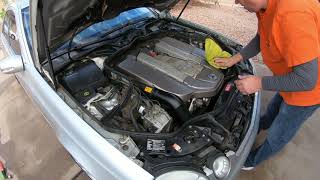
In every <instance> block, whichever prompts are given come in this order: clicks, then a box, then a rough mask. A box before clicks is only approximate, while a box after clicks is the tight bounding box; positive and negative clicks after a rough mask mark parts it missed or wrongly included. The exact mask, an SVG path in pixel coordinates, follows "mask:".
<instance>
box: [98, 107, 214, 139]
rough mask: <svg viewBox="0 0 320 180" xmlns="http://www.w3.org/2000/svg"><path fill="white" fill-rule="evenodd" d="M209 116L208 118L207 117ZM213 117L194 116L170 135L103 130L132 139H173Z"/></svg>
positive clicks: (207, 114) (211, 115) (211, 114)
mask: <svg viewBox="0 0 320 180" xmlns="http://www.w3.org/2000/svg"><path fill="white" fill-rule="evenodd" d="M209 115H210V116H209ZM214 116H215V114H214V112H209V113H206V114H202V115H199V116H196V117H194V118H191V119H189V121H187V122H185V123H184V124H183V125H182V126H181V127H180V128H179V129H177V130H176V131H174V132H171V133H157V134H155V133H150V132H132V131H126V130H121V129H115V128H112V127H108V126H104V128H105V129H106V130H107V131H109V132H112V133H117V134H124V135H129V136H132V137H138V138H155V139H168V138H172V137H175V136H176V135H177V134H179V133H180V132H181V131H183V130H184V129H185V128H186V127H187V126H189V125H192V124H194V123H198V122H201V121H205V120H211V119H212V118H213V117H214Z"/></svg>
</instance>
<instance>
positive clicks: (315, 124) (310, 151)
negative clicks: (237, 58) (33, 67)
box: [0, 3, 320, 180]
mask: <svg viewBox="0 0 320 180" xmlns="http://www.w3.org/2000/svg"><path fill="white" fill-rule="evenodd" d="M180 7H181V6H179V7H178V8H176V9H175V10H173V13H174V14H177V13H178V12H179V8H180ZM182 17H183V18H186V19H189V20H192V21H194V22H197V23H199V24H202V25H205V26H208V27H209V28H211V29H214V30H216V31H218V32H221V33H223V34H225V35H227V36H228V37H230V38H232V39H234V40H236V41H238V42H241V43H243V44H246V43H247V42H248V41H249V40H250V38H252V37H253V36H254V35H255V33H256V24H257V22H256V18H255V15H254V14H250V13H248V12H246V11H245V10H243V9H241V8H237V7H233V6H221V7H218V6H208V5H203V4H200V3H198V4H196V3H195V4H193V6H192V7H191V8H188V9H186V11H185V12H184V15H183V16H182ZM0 48H1V49H2V47H0ZM4 56H5V55H4V54H3V51H0V59H1V58H2V57H4ZM256 67H257V70H258V72H259V74H261V75H267V74H270V72H269V71H268V70H267V68H266V67H265V66H264V65H263V64H260V63H256ZM272 94H273V93H271V92H263V98H262V105H263V107H262V111H264V109H265V107H266V104H267V103H268V101H269V100H270V98H271V96H272ZM0 114H1V115H0V159H1V160H3V161H5V162H6V164H7V166H8V167H9V170H10V171H12V172H13V173H14V174H15V179H21V180H35V179H36V180H38V179H39V180H42V179H46V180H57V179H59V180H60V179H62V180H68V179H71V177H73V176H74V175H75V174H76V173H78V172H79V167H78V166H77V165H75V164H74V162H73V161H72V159H71V158H70V157H69V155H68V153H67V152H66V151H65V150H64V148H63V147H62V146H61V145H60V144H59V142H58V141H57V140H56V138H55V135H54V133H53V132H52V130H51V129H50V127H49V126H48V125H47V123H46V122H45V120H44V118H43V116H42V115H41V113H40V112H39V111H38V108H37V107H36V106H35V105H34V104H33V103H32V101H31V100H30V99H29V97H28V96H27V95H26V93H25V92H24V91H23V89H22V87H21V86H20V85H19V83H18V82H17V81H16V79H15V78H14V76H12V75H0ZM319 117H320V112H319V111H317V112H316V113H315V114H314V115H313V116H312V117H311V118H310V119H309V120H308V121H307V122H306V123H305V124H304V126H303V127H302V128H301V130H300V132H299V134H298V135H297V136H296V137H295V138H294V140H293V141H292V142H291V143H289V144H288V146H287V147H286V148H285V149H284V150H283V151H281V152H280V153H279V154H278V155H276V156H275V157H274V158H272V159H270V160H268V161H266V162H265V163H263V164H262V165H261V166H259V167H257V168H256V169H255V170H254V171H250V172H241V173H240V176H239V179H240V180H245V179H246V180H248V179H249V180H251V179H252V180H253V179H259V180H279V179H280V180H289V179H290V180H300V179H307V180H309V179H318V172H317V171H318V169H319V166H320V162H319V158H318V152H319V151H320V136H319V130H318V129H319V128H320V121H319V119H320V118H319ZM78 179H88V178H87V177H85V176H82V177H80V178H78Z"/></svg>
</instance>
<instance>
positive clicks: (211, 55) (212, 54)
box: [205, 38, 232, 69]
mask: <svg viewBox="0 0 320 180" xmlns="http://www.w3.org/2000/svg"><path fill="white" fill-rule="evenodd" d="M205 55H206V61H207V62H208V63H209V64H210V65H211V66H213V67H215V68H217V69H226V67H221V66H219V65H217V64H216V62H215V59H216V58H229V57H231V56H232V55H231V54H230V53H228V52H227V51H224V50H222V49H221V47H220V46H219V45H218V44H217V43H216V42H215V41H214V40H213V39H211V38H207V39H206V42H205Z"/></svg>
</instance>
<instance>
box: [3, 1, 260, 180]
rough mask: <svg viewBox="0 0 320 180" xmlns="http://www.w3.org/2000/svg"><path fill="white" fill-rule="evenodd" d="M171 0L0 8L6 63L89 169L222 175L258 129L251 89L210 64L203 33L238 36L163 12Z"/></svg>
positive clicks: (229, 46) (237, 70)
mask: <svg viewBox="0 0 320 180" xmlns="http://www.w3.org/2000/svg"><path fill="white" fill-rule="evenodd" d="M177 2H178V1H177V0H145V1H119V0H108V1H98V0H91V1H83V0H80V1H75V0H46V1H44V0H40V1H39V0H31V2H29V1H17V2H16V3H15V4H14V5H12V6H10V7H9V8H8V10H7V13H6V16H5V18H4V22H3V27H2V34H1V40H2V43H3V45H4V47H5V50H6V52H7V54H8V57H6V58H5V59H3V60H1V61H0V71H1V72H2V73H7V74H10V73H15V76H16V77H17V79H18V81H19V82H20V83H21V85H22V86H23V88H24V89H25V91H26V92H27V94H28V95H29V96H30V98H31V99H32V100H33V101H34V102H35V103H36V104H37V105H38V106H39V108H40V109H41V111H42V113H43V115H44V116H45V118H46V120H47V122H48V123H49V124H50V126H51V127H52V129H53V130H54V132H55V133H56V136H57V138H58V139H59V141H60V142H61V144H63V146H64V147H65V148H66V149H67V151H68V152H69V153H70V154H71V155H72V157H73V158H74V159H75V161H76V162H77V163H78V164H79V165H80V166H81V168H82V169H83V170H84V171H85V172H86V173H87V174H88V175H89V176H90V177H91V178H92V179H139V180H141V179H158V180H161V179H190V180H194V179H234V178H235V177H236V175H237V174H238V172H239V170H240V169H241V167H242V165H243V163H244V161H245V159H246V157H247V156H248V153H249V151H250V149H251V146H252V144H253V142H254V139H255V136H256V134H257V130H258V121H259V113H260V94H259V93H256V94H254V95H249V96H245V95H242V94H241V93H239V91H238V90H237V89H236V87H235V85H234V83H233V82H234V80H236V79H237V76H238V75H239V74H254V73H255V72H254V67H253V66H252V64H251V62H250V61H249V60H246V61H243V62H241V63H239V64H237V65H236V66H234V67H232V68H229V69H225V70H221V69H216V68H214V67H212V66H210V65H209V64H207V62H206V61H205V51H204V50H205V40H206V39H207V38H211V39H213V40H214V41H215V42H216V43H217V44H219V45H220V47H221V48H222V49H223V50H225V51H227V52H229V53H231V54H235V53H237V52H238V51H239V50H240V49H241V48H242V46H241V45H239V44H238V43H236V42H234V41H232V40H230V39H227V38H226V37H224V36H223V35H221V34H219V33H217V32H215V31H212V30H210V29H208V28H206V27H203V26H200V25H197V24H194V23H191V22H188V21H186V20H183V19H181V18H179V17H174V16H172V15H170V13H169V10H170V8H172V7H173V6H174V5H175V4H176V3H177Z"/></svg>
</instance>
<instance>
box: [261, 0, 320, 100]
mask: <svg viewBox="0 0 320 180" xmlns="http://www.w3.org/2000/svg"><path fill="white" fill-rule="evenodd" d="M257 16H258V32H259V34H260V48H261V53H262V57H263V61H264V63H265V64H266V65H267V66H268V67H269V68H270V69H271V71H272V72H273V74H274V75H284V74H287V73H289V72H291V71H292V67H293V66H297V65H301V64H304V63H306V62H309V61H311V60H313V59H315V58H317V57H318V67H319V72H318V81H317V84H316V87H315V88H314V89H313V90H311V91H300V92H280V95H281V96H282V97H283V99H284V101H285V102H286V103H287V104H290V105H296V106H311V105H316V104H320V2H319V1H318V0H268V7H267V9H266V10H265V11H264V12H259V13H257Z"/></svg>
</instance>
